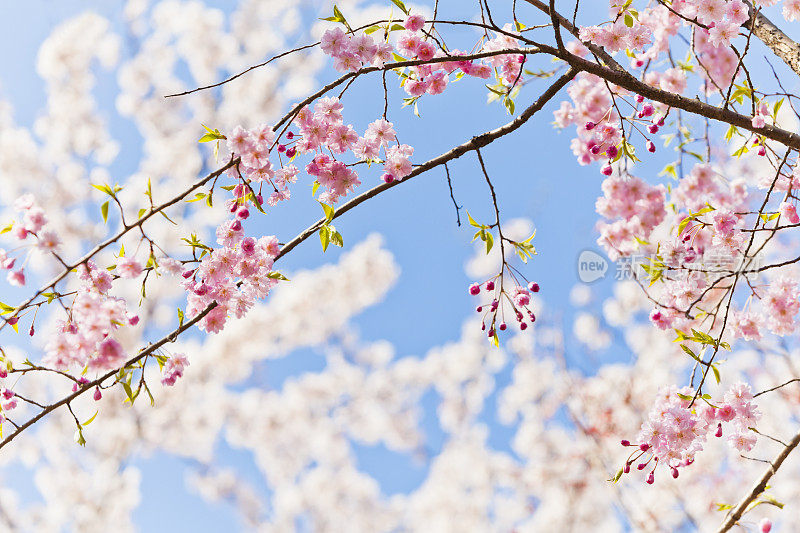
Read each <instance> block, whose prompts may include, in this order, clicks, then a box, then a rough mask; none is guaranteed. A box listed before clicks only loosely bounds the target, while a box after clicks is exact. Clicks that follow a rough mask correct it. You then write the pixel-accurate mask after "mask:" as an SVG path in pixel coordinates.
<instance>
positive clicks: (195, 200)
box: [186, 192, 206, 202]
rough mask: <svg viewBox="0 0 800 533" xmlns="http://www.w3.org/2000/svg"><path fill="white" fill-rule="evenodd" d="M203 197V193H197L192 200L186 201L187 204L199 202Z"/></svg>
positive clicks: (204, 195)
mask: <svg viewBox="0 0 800 533" xmlns="http://www.w3.org/2000/svg"><path fill="white" fill-rule="evenodd" d="M205 197H206V194H205V193H203V192H198V193H196V194H195V195H194V198H192V199H191V200H186V201H187V202H199V201H200V200H202V199H203V198H205Z"/></svg>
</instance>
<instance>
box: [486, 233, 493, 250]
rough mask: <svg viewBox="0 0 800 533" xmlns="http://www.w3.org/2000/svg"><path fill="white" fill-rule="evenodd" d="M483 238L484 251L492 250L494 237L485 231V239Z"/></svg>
mask: <svg viewBox="0 0 800 533" xmlns="http://www.w3.org/2000/svg"><path fill="white" fill-rule="evenodd" d="M484 240H485V241H486V253H487V254H488V253H489V252H491V251H492V246H493V245H494V237H492V234H491V233H489V232H486V239H484Z"/></svg>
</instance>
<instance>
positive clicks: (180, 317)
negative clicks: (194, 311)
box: [178, 307, 183, 328]
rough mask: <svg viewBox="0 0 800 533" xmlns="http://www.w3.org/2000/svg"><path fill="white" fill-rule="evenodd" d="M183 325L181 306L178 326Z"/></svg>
mask: <svg viewBox="0 0 800 533" xmlns="http://www.w3.org/2000/svg"><path fill="white" fill-rule="evenodd" d="M182 326H183V310H181V308H180V307H179V308H178V327H179V328H180V327H182Z"/></svg>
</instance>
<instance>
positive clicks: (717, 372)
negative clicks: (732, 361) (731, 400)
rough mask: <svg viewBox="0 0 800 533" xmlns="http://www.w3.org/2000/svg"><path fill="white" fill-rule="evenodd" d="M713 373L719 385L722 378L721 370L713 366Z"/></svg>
mask: <svg viewBox="0 0 800 533" xmlns="http://www.w3.org/2000/svg"><path fill="white" fill-rule="evenodd" d="M711 371H712V372H713V373H714V379H715V380H716V381H717V385H719V381H720V376H719V369H718V368H717V365H711Z"/></svg>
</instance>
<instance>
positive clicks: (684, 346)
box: [681, 344, 702, 363]
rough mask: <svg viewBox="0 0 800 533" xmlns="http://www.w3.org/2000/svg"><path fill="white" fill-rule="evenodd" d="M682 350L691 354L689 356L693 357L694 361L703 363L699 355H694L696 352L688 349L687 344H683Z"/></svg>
mask: <svg viewBox="0 0 800 533" xmlns="http://www.w3.org/2000/svg"><path fill="white" fill-rule="evenodd" d="M681 348H682V349H683V351H684V352H686V353H687V354H689V355H690V356H691V358H692V359H694V360H695V361H697V362H698V363H702V361H701V359H700V358H699V357H697V355H696V354H695V353H694V352H693V351H692V350H691V348H689V347H688V346H686V345H685V344H681Z"/></svg>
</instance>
